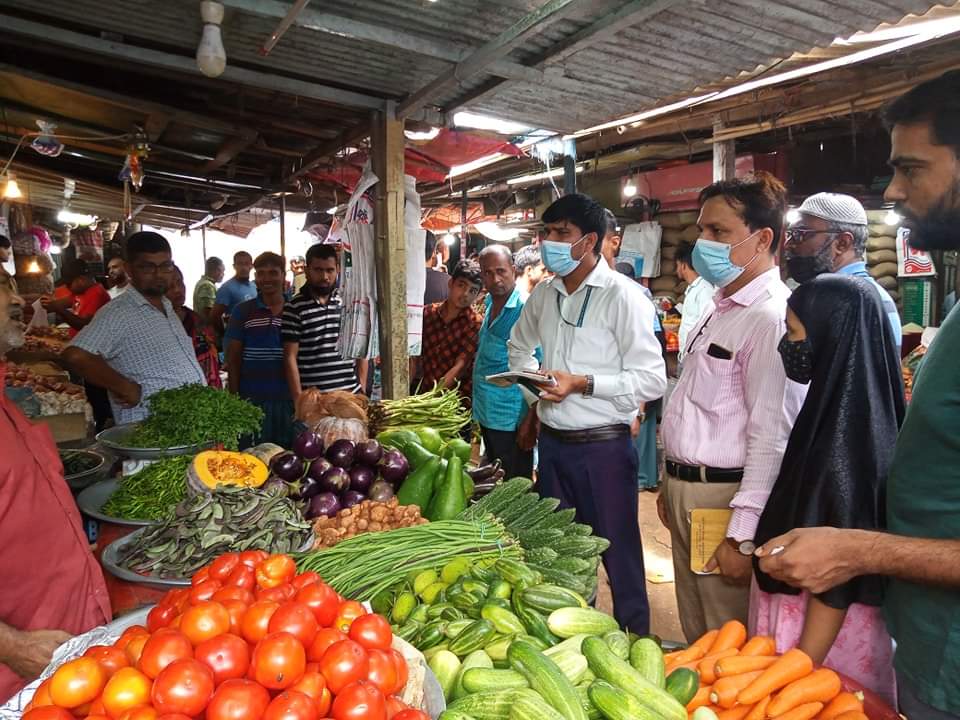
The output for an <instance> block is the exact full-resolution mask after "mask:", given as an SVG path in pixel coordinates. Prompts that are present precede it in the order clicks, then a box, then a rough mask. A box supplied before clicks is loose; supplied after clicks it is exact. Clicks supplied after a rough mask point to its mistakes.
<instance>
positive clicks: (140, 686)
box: [100, 667, 153, 718]
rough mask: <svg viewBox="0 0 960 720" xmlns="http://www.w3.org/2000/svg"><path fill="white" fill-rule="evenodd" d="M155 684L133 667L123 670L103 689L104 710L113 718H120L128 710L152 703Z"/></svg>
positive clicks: (118, 671)
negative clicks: (151, 690)
mask: <svg viewBox="0 0 960 720" xmlns="http://www.w3.org/2000/svg"><path fill="white" fill-rule="evenodd" d="M152 685H153V683H152V682H151V681H150V678H148V677H147V676H146V675H144V674H143V673H142V672H140V671H139V670H136V669H134V668H132V667H126V668H121V669H120V670H117V672H116V673H114V676H113V677H112V678H110V680H109V681H108V682H107V685H106V687H105V688H103V695H101V696H100V699H101V700H102V701H103V709H104V710H105V711H106V713H107V715H109V716H110V717H112V718H118V717H120V716H121V715H123V713H125V712H126V711H127V710H130V709H132V708H135V707H139V706H141V705H147V704H149V703H150V687H151V686H152Z"/></svg>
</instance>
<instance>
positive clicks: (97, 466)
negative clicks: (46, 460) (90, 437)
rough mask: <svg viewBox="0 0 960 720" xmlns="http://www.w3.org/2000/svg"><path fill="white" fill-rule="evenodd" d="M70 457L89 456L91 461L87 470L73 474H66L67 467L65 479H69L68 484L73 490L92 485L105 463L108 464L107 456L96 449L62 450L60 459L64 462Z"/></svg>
mask: <svg viewBox="0 0 960 720" xmlns="http://www.w3.org/2000/svg"><path fill="white" fill-rule="evenodd" d="M68 457H83V458H88V459H89V460H90V461H91V463H92V464H91V466H90V467H89V468H88V469H87V470H83V471H81V472H78V473H73V474H71V475H68V474H66V469H64V479H66V481H67V485H69V486H70V488H71V489H73V490H82V489H83V488H85V487H87V486H88V485H90V484H91V483H92V482H94V481H95V480H96V478H97V476H99V475H100V473H101V472H103V467H104V465H106V464H107V458H106V457H104V456H103V455H101V454H100V453H98V452H96V451H94V450H64V449H61V450H60V461H61V462H63V461H64V460H65V459H66V458H68Z"/></svg>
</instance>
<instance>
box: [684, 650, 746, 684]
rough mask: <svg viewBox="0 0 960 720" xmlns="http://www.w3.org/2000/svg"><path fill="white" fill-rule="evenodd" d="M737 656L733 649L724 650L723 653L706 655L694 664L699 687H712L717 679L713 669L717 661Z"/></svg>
mask: <svg viewBox="0 0 960 720" xmlns="http://www.w3.org/2000/svg"><path fill="white" fill-rule="evenodd" d="M736 654H737V651H736V650H735V649H734V648H730V649H729V650H724V651H723V652H719V653H715V654H713V655H707V656H706V657H705V658H703V660H699V661H697V663H696V667H695V668H691V669H692V670H696V671H697V672H698V673H699V674H700V684H701V685H712V684H713V681H714V680H716V679H717V673H716V670H715V668H716V667H717V661H718V660H723V659H724V658H728V657H733V656H734V655H736Z"/></svg>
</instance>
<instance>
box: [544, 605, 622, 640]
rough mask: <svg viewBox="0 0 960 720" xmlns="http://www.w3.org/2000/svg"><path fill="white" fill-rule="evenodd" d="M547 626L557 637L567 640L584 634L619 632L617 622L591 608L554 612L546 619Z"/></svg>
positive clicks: (570, 608)
mask: <svg viewBox="0 0 960 720" xmlns="http://www.w3.org/2000/svg"><path fill="white" fill-rule="evenodd" d="M547 626H548V627H549V628H550V632H552V633H553V634H554V635H556V636H557V637H562V638H568V637H573V636H574V635H578V634H580V633H584V634H586V635H603V634H604V633H606V632H610V631H611V630H619V629H620V626H619V625H617V621H616V620H614V619H613V618H612V617H610V616H609V615H607V614H606V613H602V612H600V611H599V610H594V609H593V608H579V607H576V608H574V607H566V608H560V609H559V610H554V611H553V612H552V613H550V616H549V617H548V618H547Z"/></svg>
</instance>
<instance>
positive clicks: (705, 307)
mask: <svg viewBox="0 0 960 720" xmlns="http://www.w3.org/2000/svg"><path fill="white" fill-rule="evenodd" d="M676 263H677V277H679V278H680V279H681V280H683V281H684V282H685V283H686V284H687V291H686V293H685V294H684V296H683V305H681V306H680V315H681V318H680V333H679V335H680V352H679V353H678V354H677V359H678V360H679V361H680V362H683V356H684V354H685V353H686V352H687V342H688V341H689V339H690V331H691V330H692V329H693V328H695V327H696V326H697V323H698V322H700V319H701V318H702V317H703V316H704V315H706V314H707V313H709V312H711V311H712V310H713V296H714V295H715V294H716V292H717V289H716V288H715V287H714V286H713V285H711V284H710V283H708V282H707V281H706V280H704V279H703V278H702V277H700V273H698V272H697V271H696V270H695V269H694V268H693V244H692V243H687V242H685V243H682V244H681V245H680V247H678V248H677V256H676Z"/></svg>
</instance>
